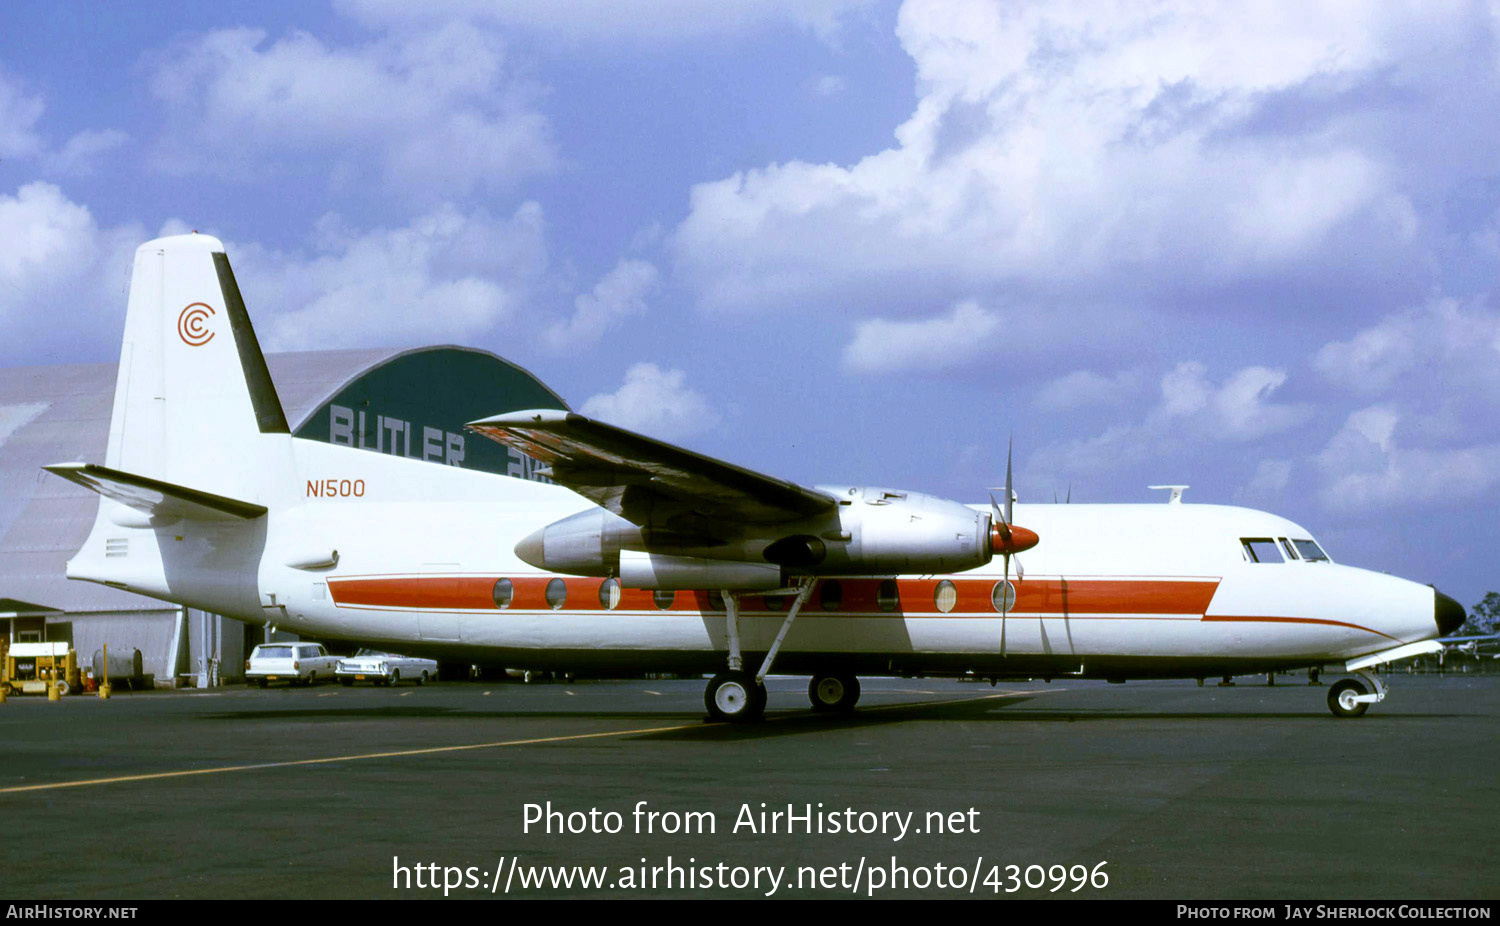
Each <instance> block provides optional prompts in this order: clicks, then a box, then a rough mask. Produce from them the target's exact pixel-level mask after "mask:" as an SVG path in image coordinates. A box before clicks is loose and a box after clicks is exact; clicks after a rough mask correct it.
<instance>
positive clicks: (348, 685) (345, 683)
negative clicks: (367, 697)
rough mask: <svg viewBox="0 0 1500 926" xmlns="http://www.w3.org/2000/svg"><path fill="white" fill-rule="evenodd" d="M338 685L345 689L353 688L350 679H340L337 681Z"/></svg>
mask: <svg viewBox="0 0 1500 926" xmlns="http://www.w3.org/2000/svg"><path fill="white" fill-rule="evenodd" d="M339 684H340V685H343V686H344V687H345V688H353V687H354V679H352V678H341V679H339Z"/></svg>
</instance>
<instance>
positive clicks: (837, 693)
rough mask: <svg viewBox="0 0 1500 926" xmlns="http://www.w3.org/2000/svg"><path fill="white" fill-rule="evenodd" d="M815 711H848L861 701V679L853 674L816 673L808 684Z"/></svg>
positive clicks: (808, 695)
mask: <svg viewBox="0 0 1500 926" xmlns="http://www.w3.org/2000/svg"><path fill="white" fill-rule="evenodd" d="M807 697H808V700H810V701H812V707H813V710H815V711H838V712H847V711H852V710H854V705H855V702H857V701H859V679H857V678H855V677H854V676H852V675H814V676H813V678H812V681H811V682H810V683H808V686H807Z"/></svg>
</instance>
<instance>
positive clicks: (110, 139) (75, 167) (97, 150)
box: [47, 129, 130, 176]
mask: <svg viewBox="0 0 1500 926" xmlns="http://www.w3.org/2000/svg"><path fill="white" fill-rule="evenodd" d="M129 139H130V136H129V135H126V134H125V133H124V132H121V131H120V130H119V129H85V130H84V131H82V132H79V133H78V134H77V135H74V136H73V137H72V138H70V139H68V141H67V143H66V144H64V145H63V146H62V150H61V151H59V152H57V154H55V155H53V156H52V157H50V158H48V161H47V166H48V169H49V171H51V172H55V173H59V174H65V175H69V176H77V175H83V174H92V173H94V171H95V170H96V169H97V168H98V166H99V163H98V162H99V160H100V159H101V158H102V157H103V156H104V155H105V154H106V153H108V152H110V151H114V150H115V149H116V148H119V147H120V146H122V145H124V144H125V142H127V141H129Z"/></svg>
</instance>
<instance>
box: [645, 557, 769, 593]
mask: <svg viewBox="0 0 1500 926" xmlns="http://www.w3.org/2000/svg"><path fill="white" fill-rule="evenodd" d="M620 584H621V585H623V586H625V587H626V588H651V589H657V588H661V589H668V588H670V589H683V588H734V589H759V590H766V589H772V588H780V587H781V586H782V585H784V584H785V583H784V582H782V580H781V567H780V566H776V565H772V564H771V563H744V562H736V561H734V560H722V559H703V558H702V557H697V556H670V555H668V554H665V553H643V552H641V551H639V550H624V551H621V553H620Z"/></svg>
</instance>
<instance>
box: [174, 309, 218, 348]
mask: <svg viewBox="0 0 1500 926" xmlns="http://www.w3.org/2000/svg"><path fill="white" fill-rule="evenodd" d="M213 315H214V310H213V306H211V305H208V304H207V303H204V302H195V303H193V304H192V305H190V306H188V307H187V308H185V309H183V310H182V314H181V315H179V316H177V336H178V337H179V338H182V343H184V344H186V345H187V346H189V347H202V346H203V345H205V344H207V343H208V342H209V341H212V340H213V338H214V333H213V332H212V331H210V330H209V328H208V322H209V320H210V318H212V316H213Z"/></svg>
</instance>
